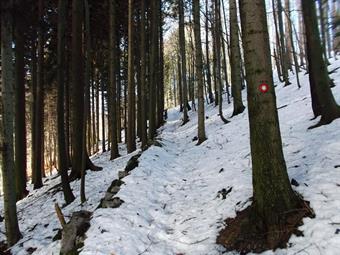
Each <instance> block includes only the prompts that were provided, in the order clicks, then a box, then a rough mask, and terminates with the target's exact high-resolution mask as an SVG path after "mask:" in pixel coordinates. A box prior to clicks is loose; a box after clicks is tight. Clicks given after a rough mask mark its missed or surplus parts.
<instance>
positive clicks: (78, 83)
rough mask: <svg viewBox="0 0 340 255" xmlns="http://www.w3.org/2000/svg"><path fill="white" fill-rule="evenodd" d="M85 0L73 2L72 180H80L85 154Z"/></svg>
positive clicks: (74, 0)
mask: <svg viewBox="0 0 340 255" xmlns="http://www.w3.org/2000/svg"><path fill="white" fill-rule="evenodd" d="M83 12H84V2H83V0H73V1H72V62H71V65H72V66H71V68H72V75H71V76H72V83H71V84H72V86H73V87H72V89H71V91H72V104H71V108H72V109H71V112H72V172H71V176H72V178H80V177H81V172H82V162H83V153H84V150H85V149H84V144H83V136H84V125H83V122H84V56H83V49H82V48H83V30H82V26H83V20H84V18H83V17H84V15H83Z"/></svg>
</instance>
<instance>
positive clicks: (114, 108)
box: [109, 0, 119, 160]
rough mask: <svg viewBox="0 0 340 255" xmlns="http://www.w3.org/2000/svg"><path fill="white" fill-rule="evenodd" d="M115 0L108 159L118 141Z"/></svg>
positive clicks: (115, 152)
mask: <svg viewBox="0 0 340 255" xmlns="http://www.w3.org/2000/svg"><path fill="white" fill-rule="evenodd" d="M116 8H117V6H116V1H114V2H113V1H112V0H109V12H110V16H109V17H110V39H109V43H110V62H109V68H110V71H109V82H110V98H111V100H110V107H111V120H110V125H109V126H110V127H111V157H110V159H111V160H112V159H115V158H117V157H119V152H118V141H117V101H116V98H117V93H116V88H117V77H116V75H117V70H116V68H117V61H116V59H117V48H116V45H117V43H116V40H117V38H116V35H117V32H116V16H117V12H116Z"/></svg>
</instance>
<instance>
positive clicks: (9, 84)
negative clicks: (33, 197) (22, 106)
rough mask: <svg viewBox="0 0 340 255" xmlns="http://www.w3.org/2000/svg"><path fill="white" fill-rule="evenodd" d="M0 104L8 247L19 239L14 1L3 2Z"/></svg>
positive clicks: (1, 157) (1, 155)
mask: <svg viewBox="0 0 340 255" xmlns="http://www.w3.org/2000/svg"><path fill="white" fill-rule="evenodd" d="M1 8H2V13H1V63H2V66H1V68H2V69H1V91H2V95H1V101H0V108H1V109H0V112H1V114H2V115H1V119H0V149H1V154H0V161H1V170H2V182H3V191H4V216H5V229H6V237H7V244H8V246H12V245H13V244H15V243H16V242H17V241H18V240H19V239H20V238H21V234H20V230H19V225H18V218H17V209H16V193H15V165H14V144H13V132H14V103H13V102H14V80H13V52H12V42H13V38H12V32H13V31H12V25H13V17H12V11H13V9H12V8H13V1H12V0H9V1H3V2H1Z"/></svg>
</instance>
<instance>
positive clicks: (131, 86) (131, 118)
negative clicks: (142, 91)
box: [127, 0, 136, 153]
mask: <svg viewBox="0 0 340 255" xmlns="http://www.w3.org/2000/svg"><path fill="white" fill-rule="evenodd" d="M133 3H134V1H133V0H129V21H128V27H129V29H128V30H129V35H128V40H129V46H128V122H127V129H128V130H127V131H128V132H127V151H128V153H131V152H133V151H135V150H136V129H135V122H136V118H135V115H136V102H135V100H136V98H135V97H136V94H135V78H134V63H133V61H134V52H133V51H134V50H133V48H134V39H133V38H134V32H133V29H134V27H133V23H134V21H133V19H134V17H133V16H134V15H133Z"/></svg>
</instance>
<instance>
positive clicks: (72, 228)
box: [60, 211, 92, 255]
mask: <svg viewBox="0 0 340 255" xmlns="http://www.w3.org/2000/svg"><path fill="white" fill-rule="evenodd" d="M91 215H92V213H91V212H89V211H78V212H74V213H73V214H72V217H71V220H70V221H69V222H68V223H67V224H66V225H65V226H64V228H63V230H62V239H61V249H60V254H62V255H66V254H67V255H69V254H77V249H78V248H80V247H81V246H82V245H83V243H84V239H85V233H86V231H87V230H88V229H89V227H90V219H91Z"/></svg>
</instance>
